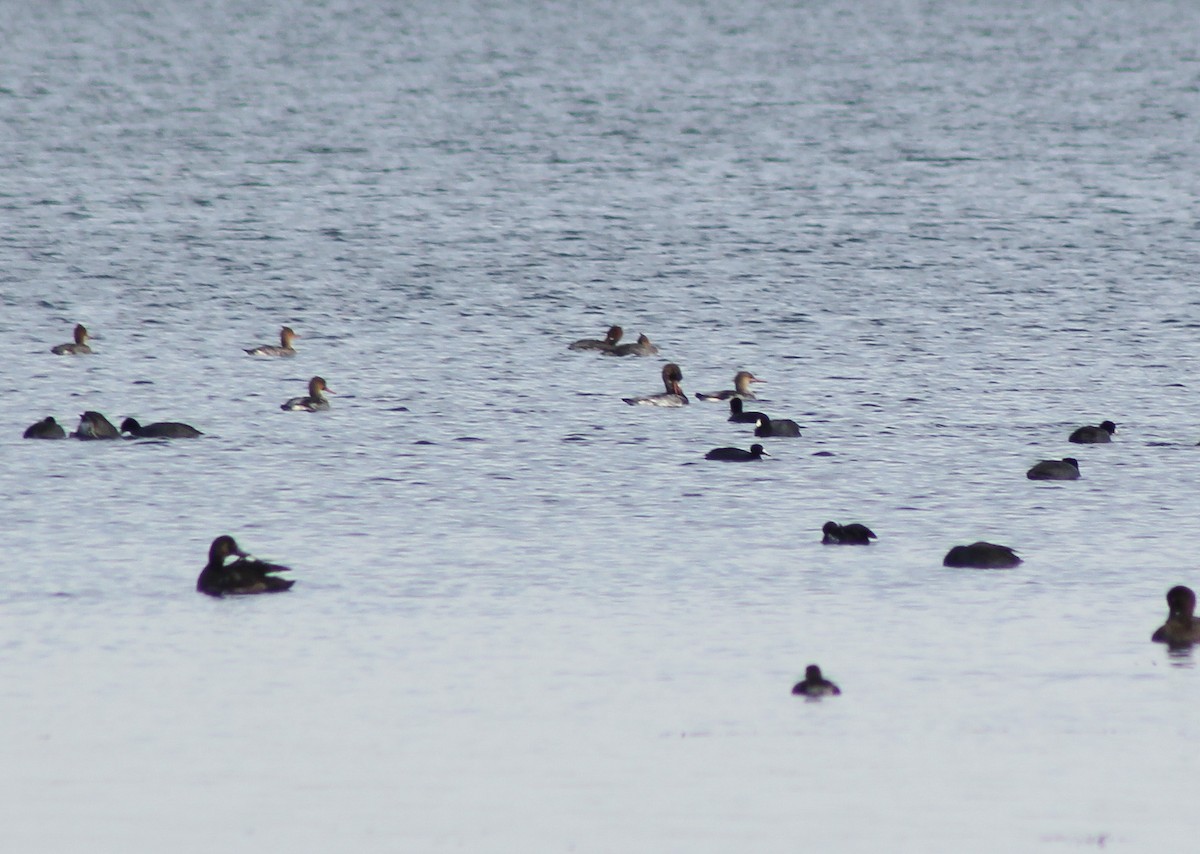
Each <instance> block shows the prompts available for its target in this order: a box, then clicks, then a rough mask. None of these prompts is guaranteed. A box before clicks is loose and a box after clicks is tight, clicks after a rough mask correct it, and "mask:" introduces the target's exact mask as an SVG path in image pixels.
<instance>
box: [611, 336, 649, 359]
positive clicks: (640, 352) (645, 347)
mask: <svg viewBox="0 0 1200 854" xmlns="http://www.w3.org/2000/svg"><path fill="white" fill-rule="evenodd" d="M605 352H606V353H607V354H608V355H610V356H657V355H658V348H657V347H655V346H654V345H653V344H651V343H650V339H649V338H648V337H647V336H645V335H639V336H638V340H637V343H636V344H617V345H616V346H615V347H613V348H612V349H611V350H606V351H605Z"/></svg>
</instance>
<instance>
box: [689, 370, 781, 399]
mask: <svg viewBox="0 0 1200 854" xmlns="http://www.w3.org/2000/svg"><path fill="white" fill-rule="evenodd" d="M765 382H766V380H760V379H759V378H758V377H756V376H754V374H752V373H750V372H749V371H738V372H737V373H736V374H734V376H733V388H727V389H725V390H724V391H714V392H711V393H709V394H705V393H704V392H697V393H696V399H697V400H729V399H730V398H731V397H741V398H744V399H746V400H758V398H757V397H756V396H755V395H754V392H752V391H750V383H765Z"/></svg>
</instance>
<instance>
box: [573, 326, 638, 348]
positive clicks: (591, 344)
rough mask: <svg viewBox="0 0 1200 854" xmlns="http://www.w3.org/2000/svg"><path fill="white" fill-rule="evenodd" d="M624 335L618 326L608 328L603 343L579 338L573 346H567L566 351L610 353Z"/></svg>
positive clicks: (623, 331)
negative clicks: (600, 351)
mask: <svg viewBox="0 0 1200 854" xmlns="http://www.w3.org/2000/svg"><path fill="white" fill-rule="evenodd" d="M624 334H625V330H623V329H622V328H621V327H619V326H610V327H608V332H607V333H606V334H605V336H604V340H603V341H598V340H597V339H595V338H580V339H579V340H578V341H576V342H575V343H574V344H568V345H567V349H568V350H602V351H603V352H605V353H609V352H612V349H613V347H616V346H617V342H618V341H620V340H621V336H622V335H624Z"/></svg>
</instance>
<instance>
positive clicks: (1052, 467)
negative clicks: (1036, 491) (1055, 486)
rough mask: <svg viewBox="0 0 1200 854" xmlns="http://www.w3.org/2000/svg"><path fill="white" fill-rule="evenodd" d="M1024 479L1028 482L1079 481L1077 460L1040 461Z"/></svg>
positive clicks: (1065, 458) (1071, 458) (1072, 458)
mask: <svg viewBox="0 0 1200 854" xmlns="http://www.w3.org/2000/svg"><path fill="white" fill-rule="evenodd" d="M1025 477H1027V478H1029V479H1030V480H1079V460H1077V459H1075V458H1074V457H1063V458H1062V459H1061V460H1042V461H1041V462H1040V463H1038V464H1037V465H1035V466H1034V467H1033V468H1031V469H1030V470H1029V471H1027V472H1025Z"/></svg>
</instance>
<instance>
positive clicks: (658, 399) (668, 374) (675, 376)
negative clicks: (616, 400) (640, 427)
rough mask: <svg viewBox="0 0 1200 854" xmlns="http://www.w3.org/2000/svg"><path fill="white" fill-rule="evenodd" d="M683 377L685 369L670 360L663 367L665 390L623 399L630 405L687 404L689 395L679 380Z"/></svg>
mask: <svg viewBox="0 0 1200 854" xmlns="http://www.w3.org/2000/svg"><path fill="white" fill-rule="evenodd" d="M682 379H683V371H681V370H679V365H677V364H675V363H674V362H668V363H667V364H665V365H663V369H662V380H663V386H665V387H666V391H665V392H663V393H662V394H648V395H646V396H645V397H623V398H621V399H622V400H624V401H625V402H626V403H628V404H629V405H630V406H687V405H688V399H687V395H686V394H684V393H683V389H682V388H681V387H680V385H679V381H680V380H682Z"/></svg>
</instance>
